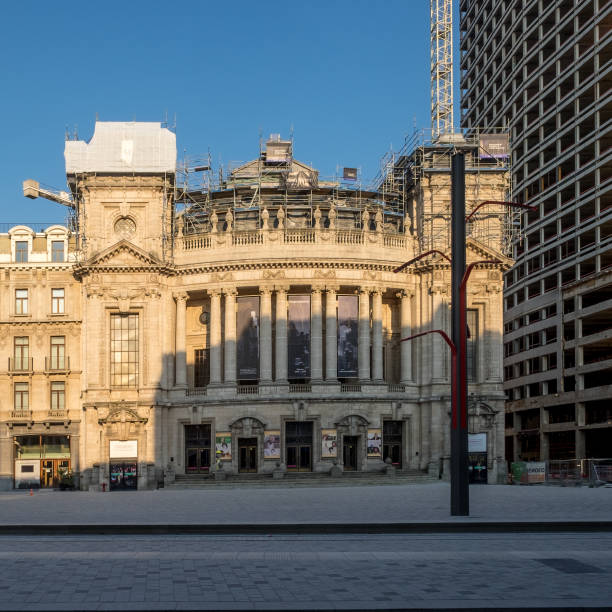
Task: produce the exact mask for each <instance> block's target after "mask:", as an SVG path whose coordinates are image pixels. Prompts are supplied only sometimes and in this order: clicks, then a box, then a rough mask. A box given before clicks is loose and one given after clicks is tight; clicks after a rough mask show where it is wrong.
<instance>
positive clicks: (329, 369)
mask: <svg viewBox="0 0 612 612" xmlns="http://www.w3.org/2000/svg"><path fill="white" fill-rule="evenodd" d="M337 290H338V288H337V287H327V288H326V290H325V379H326V380H327V381H329V382H336V381H337V380H338V320H337V312H336V310H337V301H338V300H337V296H336V291H337Z"/></svg>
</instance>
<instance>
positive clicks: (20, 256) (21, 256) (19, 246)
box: [15, 240, 28, 263]
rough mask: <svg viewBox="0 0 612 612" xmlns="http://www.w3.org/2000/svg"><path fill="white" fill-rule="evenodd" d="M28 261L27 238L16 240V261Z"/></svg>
mask: <svg viewBox="0 0 612 612" xmlns="http://www.w3.org/2000/svg"><path fill="white" fill-rule="evenodd" d="M27 261H28V241H27V240H16V241H15V262H17V263H27Z"/></svg>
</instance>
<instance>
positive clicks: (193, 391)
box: [185, 387, 207, 397]
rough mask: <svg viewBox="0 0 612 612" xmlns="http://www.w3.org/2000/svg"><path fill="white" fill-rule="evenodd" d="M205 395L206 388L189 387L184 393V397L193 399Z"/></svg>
mask: <svg viewBox="0 0 612 612" xmlns="http://www.w3.org/2000/svg"><path fill="white" fill-rule="evenodd" d="M206 394H207V390H206V387H191V388H190V389H187V391H186V392H185V395H186V396H187V397H195V396H198V395H206Z"/></svg>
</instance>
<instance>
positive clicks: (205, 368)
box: [193, 349, 210, 387]
mask: <svg viewBox="0 0 612 612" xmlns="http://www.w3.org/2000/svg"><path fill="white" fill-rule="evenodd" d="M208 354H209V353H208V349H196V350H195V355H194V358H195V359H194V371H193V386H194V387H205V386H206V385H207V384H208V383H209V382H210V362H209V360H208Z"/></svg>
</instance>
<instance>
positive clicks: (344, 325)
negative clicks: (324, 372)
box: [338, 295, 359, 378]
mask: <svg viewBox="0 0 612 612" xmlns="http://www.w3.org/2000/svg"><path fill="white" fill-rule="evenodd" d="M358 317H359V302H358V298H357V296H356V295H339V296H338V378H357V375H358V371H357V342H358V332H357V324H358Z"/></svg>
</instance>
